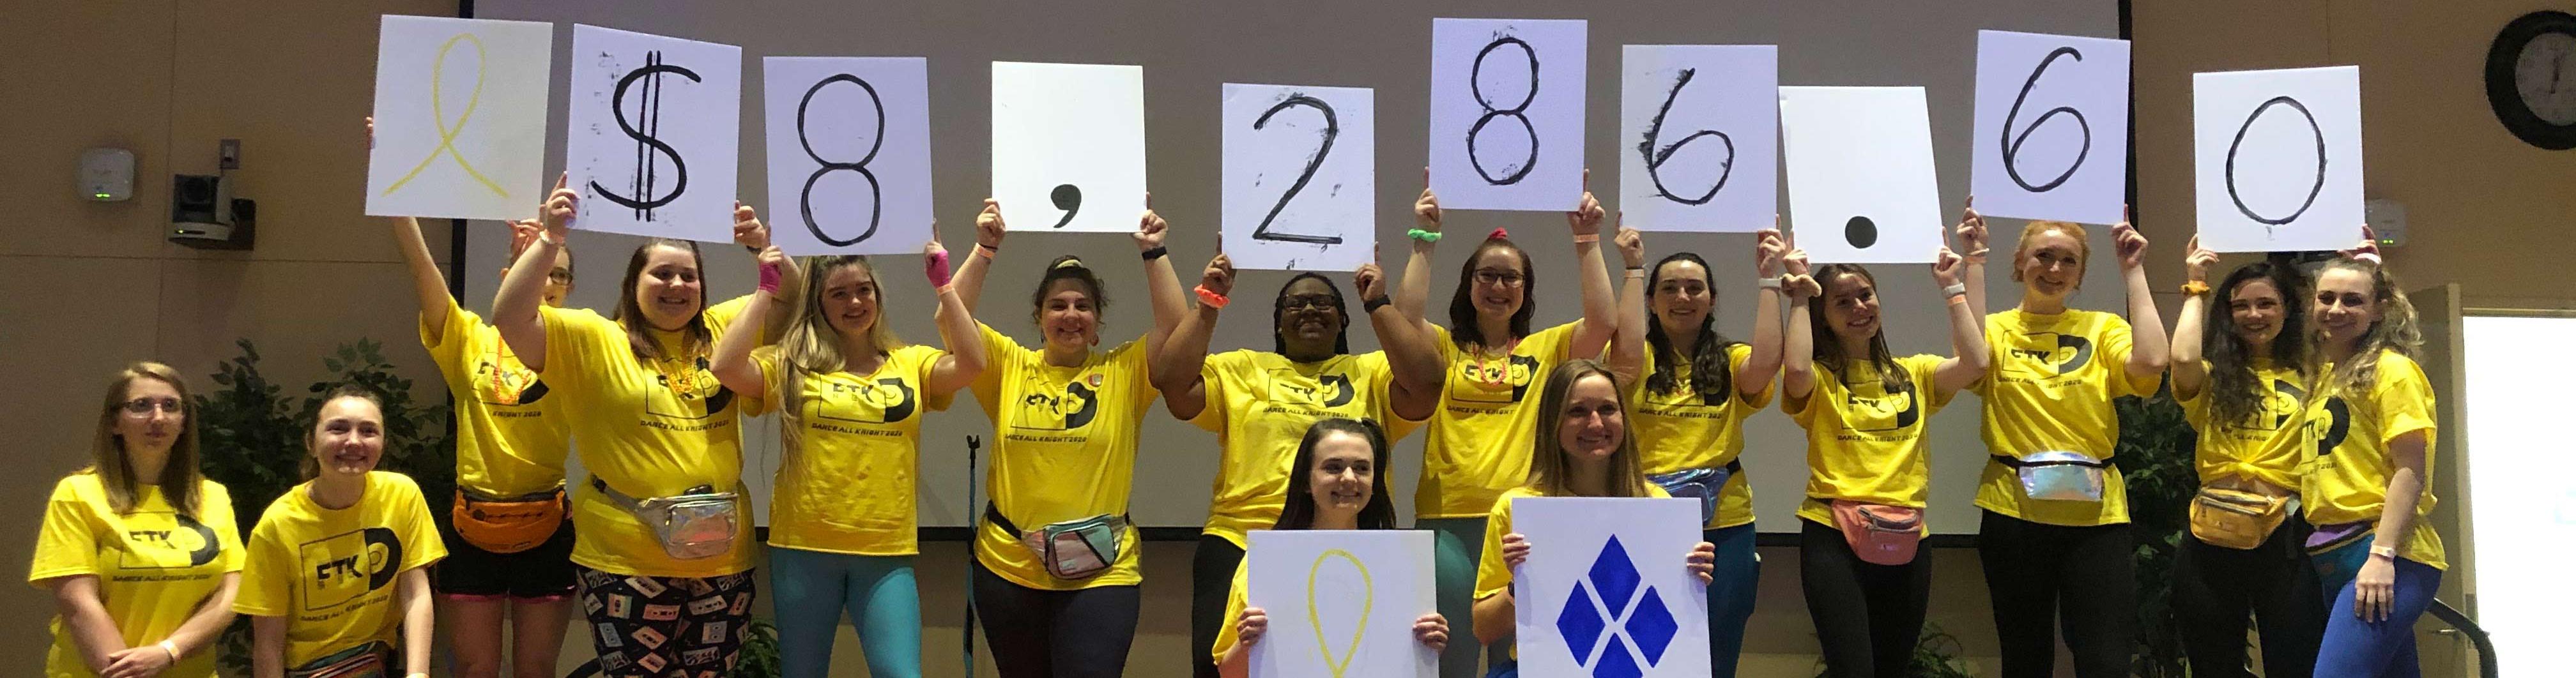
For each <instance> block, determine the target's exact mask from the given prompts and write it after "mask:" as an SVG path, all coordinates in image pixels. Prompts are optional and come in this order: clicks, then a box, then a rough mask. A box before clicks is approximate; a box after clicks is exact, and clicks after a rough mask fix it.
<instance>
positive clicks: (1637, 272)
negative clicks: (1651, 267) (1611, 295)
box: [1628, 266, 1646, 278]
mask: <svg viewBox="0 0 2576 678" xmlns="http://www.w3.org/2000/svg"><path fill="white" fill-rule="evenodd" d="M1628 277H1630V278H1643V277H1646V267H1644V266H1634V267H1630V268H1629V269H1628Z"/></svg>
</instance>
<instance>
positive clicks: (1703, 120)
mask: <svg viewBox="0 0 2576 678" xmlns="http://www.w3.org/2000/svg"><path fill="white" fill-rule="evenodd" d="M1619 72H1620V75H1619V142H1620V146H1619V210H1620V214H1621V216H1622V217H1623V218H1624V219H1626V222H1625V223H1626V225H1628V226H1634V227H1636V228H1637V229H1638V230H1646V231H1704V232H1707V231H1715V232H1747V231H1758V230H1762V229H1765V228H1770V227H1771V218H1772V216H1773V215H1776V214H1778V213H1779V212H1780V204H1779V203H1780V179H1779V177H1780V174H1779V172H1780V145H1779V134H1780V104H1779V102H1780V91H1779V90H1780V48H1779V47H1777V46H1773V45H1628V46H1625V47H1623V48H1621V50H1620V64H1619Z"/></svg>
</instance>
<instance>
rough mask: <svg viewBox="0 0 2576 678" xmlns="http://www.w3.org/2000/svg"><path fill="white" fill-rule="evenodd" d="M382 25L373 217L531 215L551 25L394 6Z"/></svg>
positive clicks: (542, 179)
mask: <svg viewBox="0 0 2576 678" xmlns="http://www.w3.org/2000/svg"><path fill="white" fill-rule="evenodd" d="M381 30H382V33H381V34H380V36H379V37H378V39H377V43H376V108H375V111H376V112H375V115H376V141H375V147H374V148H373V149H372V150H370V151H368V153H367V214H369V215H377V216H416V217H452V218H460V219H526V218H530V217H532V216H535V215H536V211H537V203H540V202H544V199H545V194H544V193H543V192H542V190H543V189H544V188H545V187H546V186H549V185H551V184H552V183H553V182H552V181H550V179H551V177H546V176H545V175H544V174H545V157H544V154H542V153H536V152H533V151H531V150H530V149H535V148H539V147H541V146H542V145H543V144H544V143H545V139H546V79H547V77H548V76H549V75H550V74H551V73H552V72H553V69H554V56H555V54H554V41H555V32H554V26H553V25H551V24H546V23H542V22H535V21H493V20H487V19H449V18H443V17H425V16H395V15H390V14H389V15H386V16H385V17H384V22H383V28H382V29H381Z"/></svg>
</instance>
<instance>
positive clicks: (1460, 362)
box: [1390, 170, 1645, 678]
mask: <svg viewBox="0 0 2576 678" xmlns="http://www.w3.org/2000/svg"><path fill="white" fill-rule="evenodd" d="M1428 174H1429V172H1428V170H1426V171H1425V175H1426V178H1428ZM1584 176H1585V177H1586V179H1585V183H1586V185H1587V188H1586V190H1585V191H1584V193H1583V197H1582V200H1581V201H1580V202H1579V203H1578V204H1576V205H1575V208H1574V210H1573V211H1571V212H1567V213H1566V215H1565V222H1566V226H1567V227H1568V229H1569V230H1571V231H1573V234H1574V257H1575V260H1576V261H1577V262H1578V263H1579V264H1580V265H1581V267H1582V272H1581V274H1579V275H1578V277H1577V284H1578V285H1579V286H1580V287H1581V288H1582V291H1583V317H1582V318H1581V319H1578V320H1575V321H1574V322H1570V323H1566V324H1563V325H1558V326H1555V327H1550V328H1546V329H1542V330H1537V331H1532V330H1531V329H1530V317H1531V316H1533V315H1536V311H1537V306H1538V304H1537V303H1536V301H1535V300H1533V299H1531V298H1530V291H1531V290H1532V289H1533V288H1535V287H1536V286H1537V284H1538V283H1537V278H1536V276H1535V271H1533V270H1532V268H1531V266H1530V258H1529V254H1528V253H1526V252H1522V251H1521V249H1520V247H1519V246H1518V245H1515V244H1513V243H1512V240H1511V238H1510V236H1509V234H1507V233H1504V232H1503V230H1502V229H1494V232H1493V233H1491V234H1489V235H1487V236H1485V239H1484V240H1483V241H1482V242H1480V243H1478V244H1477V245H1476V249H1475V251H1474V252H1472V253H1470V254H1468V256H1467V260H1466V261H1465V262H1464V263H1463V264H1461V265H1460V266H1459V269H1458V287H1457V292H1456V293H1455V294H1453V295H1451V296H1450V298H1449V318H1448V319H1449V326H1448V327H1441V326H1438V325H1434V324H1432V323H1431V322H1430V321H1429V320H1426V319H1425V318H1424V316H1423V307H1424V305H1425V304H1427V303H1428V300H1429V298H1430V296H1431V253H1432V249H1433V244H1434V243H1437V242H1439V240H1440V239H1441V232H1440V227H1441V221H1440V218H1441V213H1440V201H1439V198H1438V197H1436V196H1433V195H1432V194H1431V189H1429V188H1424V189H1423V190H1422V197H1421V198H1419V199H1418V200H1416V201H1415V202H1414V206H1413V214H1414V222H1415V224H1416V225H1417V228H1415V229H1413V230H1412V231H1411V232H1410V233H1408V235H1410V236H1411V237H1412V239H1413V256H1412V258H1411V259H1410V260H1409V261H1407V262H1406V263H1405V269H1404V282H1403V284H1402V286H1401V287H1399V288H1398V289H1397V291H1396V299H1395V305H1396V308H1397V309H1399V310H1401V311H1403V313H1404V319H1405V320H1406V321H1407V322H1409V323H1411V324H1412V326H1413V331H1414V332H1415V333H1417V334H1420V335H1423V336H1429V337H1431V338H1432V340H1431V342H1430V343H1431V344H1432V345H1433V346H1435V347H1437V348H1438V349H1439V352H1440V362H1439V366H1438V367H1439V369H1440V370H1441V372H1442V377H1441V378H1442V384H1441V385H1440V386H1439V389H1440V404H1439V406H1438V407H1437V408H1436V409H1434V410H1432V413H1431V422H1430V424H1429V427H1428V428H1429V432H1428V433H1427V434H1426V435H1428V436H1429V439H1427V440H1425V441H1424V442H1423V452H1422V475H1421V476H1420V478H1419V480H1418V481H1417V483H1416V484H1415V486H1414V492H1413V510H1414V516H1415V523H1414V524H1415V526H1416V527H1419V528H1422V529H1428V530H1431V531H1432V533H1433V538H1432V544H1433V548H1432V555H1433V563H1434V574H1435V579H1436V580H1437V582H1438V583H1437V586H1436V588H1437V589H1438V599H1439V603H1440V605H1439V607H1440V614H1441V616H1444V617H1447V618H1449V619H1452V620H1472V618H1473V616H1474V615H1473V610H1472V609H1471V608H1472V607H1473V606H1474V604H1475V599H1474V597H1473V596H1472V595H1471V594H1472V593H1473V592H1474V588H1475V582H1476V567H1477V563H1478V562H1480V561H1482V560H1483V559H1484V558H1485V554H1484V542H1485V538H1484V536H1485V521H1486V515H1487V513H1488V512H1489V511H1490V510H1492V509H1493V507H1494V500H1495V499H1497V498H1499V497H1501V496H1502V495H1503V492H1504V491H1505V490H1509V489H1512V488H1515V487H1519V486H1521V484H1522V482H1523V481H1525V480H1527V479H1528V475H1529V469H1530V450H1532V449H1534V447H1533V445H1534V443H1533V442H1532V439H1533V437H1534V436H1536V435H1537V433H1536V431H1538V424H1537V422H1538V420H1539V417H1540V416H1541V413H1540V412H1538V411H1536V410H1535V409H1533V408H1531V407H1528V406H1527V403H1526V400H1527V399H1528V396H1530V395H1531V393H1530V391H1531V390H1532V388H1531V387H1533V386H1536V385H1538V382H1539V381H1540V380H1541V379H1544V378H1545V377H1546V375H1547V374H1548V372H1549V371H1550V370H1553V369H1555V368H1556V366H1557V365H1558V364H1560V363H1563V362H1565V361H1567V360H1570V359H1575V358H1594V357H1598V356H1600V355H1601V354H1602V349H1603V347H1604V346H1610V347H1611V356H1610V361H1611V364H1613V365H1620V366H1622V367H1621V369H1623V370H1625V371H1626V372H1628V373H1634V371H1635V365H1636V361H1637V355H1638V353H1639V352H1641V349H1642V346H1643V343H1644V342H1642V341H1638V340H1622V341H1619V342H1612V341H1611V340H1610V339H1611V335H1612V334H1614V333H1615V331H1616V330H1617V329H1618V324H1619V313H1618V310H1617V309H1618V300H1617V299H1616V297H1615V295H1614V293H1613V290H1612V289H1611V287H1610V271H1609V269H1608V267H1607V266H1606V265H1605V264H1604V263H1603V262H1602V260H1601V251H1600V250H1601V219H1602V216H1603V215H1602V210H1601V201H1599V200H1597V199H1595V198H1593V196H1592V192H1591V191H1590V190H1589V188H1588V185H1589V183H1590V179H1589V177H1590V176H1591V172H1590V171H1589V170H1586V171H1585V173H1584ZM1632 273H1633V276H1634V277H1636V278H1639V279H1643V278H1644V277H1645V276H1644V274H1643V272H1642V271H1638V272H1632ZM1614 343H1615V344H1617V345H1615V346H1613V344H1614ZM1390 357H1394V358H1397V359H1399V360H1401V359H1403V358H1404V357H1405V356H1402V355H1392V356H1390ZM1395 369H1396V373H1397V374H1399V375H1402V374H1408V373H1411V372H1412V371H1413V370H1414V369H1415V366H1412V365H1405V364H1398V365H1396V366H1395ZM1457 635H1458V636H1460V637H1461V639H1464V638H1466V637H1479V638H1481V637H1485V636H1486V635H1487V634H1486V633H1485V632H1484V631H1482V630H1478V629H1476V628H1474V625H1473V624H1472V623H1470V624H1468V625H1467V628H1465V629H1463V630H1462V632H1461V633H1459V634H1457ZM1478 651H1479V648H1478V647H1477V644H1475V643H1466V642H1453V643H1450V644H1449V646H1448V648H1447V649H1445V650H1443V651H1442V652H1441V655H1440V675H1441V676H1442V677H1443V678H1468V677H1472V676H1474V675H1476V671H1477V655H1478ZM1487 654H1491V655H1494V656H1495V657H1496V658H1497V659H1499V657H1500V655H1501V653H1500V652H1498V651H1497V652H1489V653H1487Z"/></svg>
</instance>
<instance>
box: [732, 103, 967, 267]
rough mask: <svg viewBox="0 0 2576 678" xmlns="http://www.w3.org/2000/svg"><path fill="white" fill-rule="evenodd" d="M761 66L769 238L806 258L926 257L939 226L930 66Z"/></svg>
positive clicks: (786, 250) (781, 246)
mask: <svg viewBox="0 0 2576 678" xmlns="http://www.w3.org/2000/svg"><path fill="white" fill-rule="evenodd" d="M761 63H762V75H763V82H764V85H765V87H764V88H763V89H764V99H765V102H764V103H765V104H766V106H765V111H764V113H765V116H764V117H765V118H766V122H767V125H766V127H767V136H768V147H769V205H770V211H769V213H768V214H766V215H765V216H766V217H767V219H768V221H769V226H770V233H771V241H772V242H774V243H776V244H777V245H778V248H779V249H780V250H783V251H785V252H787V253H788V254H792V255H799V256H804V255H815V254H912V253H917V252H920V251H921V246H922V243H925V242H928V241H929V240H930V230H931V228H930V222H931V182H930V88H929V77H928V68H927V61H926V60H924V59H922V58H920V57H880V58H862V57H769V58H767V59H763V60H762V62H761Z"/></svg>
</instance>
